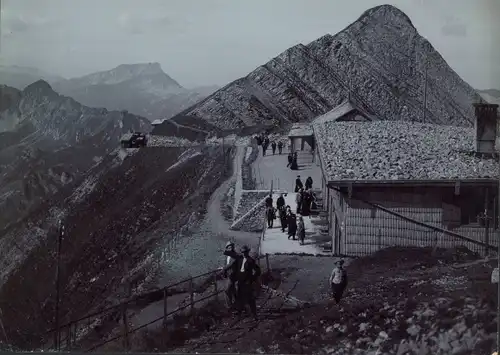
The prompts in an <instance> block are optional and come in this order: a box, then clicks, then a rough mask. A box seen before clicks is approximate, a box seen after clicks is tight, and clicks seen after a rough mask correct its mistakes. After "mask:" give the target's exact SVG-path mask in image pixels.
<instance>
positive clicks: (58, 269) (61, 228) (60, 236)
mask: <svg viewBox="0 0 500 355" xmlns="http://www.w3.org/2000/svg"><path fill="white" fill-rule="evenodd" d="M58 226H59V231H58V236H57V266H56V306H55V323H56V335H55V338H54V343H55V348H56V349H57V350H58V351H59V350H60V348H61V332H60V329H59V298H60V296H59V293H60V280H59V279H60V273H61V244H62V240H63V237H64V225H63V224H62V221H61V220H59V224H58Z"/></svg>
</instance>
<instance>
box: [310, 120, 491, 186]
mask: <svg viewBox="0 0 500 355" xmlns="http://www.w3.org/2000/svg"><path fill="white" fill-rule="evenodd" d="M313 127H314V132H315V137H316V141H317V145H318V151H319V154H320V156H321V160H322V167H323V172H324V174H326V179H327V180H328V181H339V182H342V181H354V180H359V181H363V180H364V182H369V181H373V182H377V181H386V180H419V181H427V180H468V179H475V180H477V179H496V178H498V174H499V164H498V162H497V160H494V159H492V158H489V159H488V158H482V157H479V156H477V155H476V154H475V153H474V150H475V134H474V129H473V128H466V127H454V126H444V125H434V124H422V123H411V122H394V121H372V122H335V121H315V122H314V124H313Z"/></svg>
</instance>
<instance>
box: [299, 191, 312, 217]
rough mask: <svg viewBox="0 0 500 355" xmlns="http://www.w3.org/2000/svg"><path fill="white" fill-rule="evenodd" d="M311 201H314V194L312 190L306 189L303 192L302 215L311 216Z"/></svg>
mask: <svg viewBox="0 0 500 355" xmlns="http://www.w3.org/2000/svg"><path fill="white" fill-rule="evenodd" d="M311 202H312V196H311V191H309V190H306V191H304V193H303V194H302V205H301V207H302V210H301V211H302V215H303V216H309V214H310V213H311Z"/></svg>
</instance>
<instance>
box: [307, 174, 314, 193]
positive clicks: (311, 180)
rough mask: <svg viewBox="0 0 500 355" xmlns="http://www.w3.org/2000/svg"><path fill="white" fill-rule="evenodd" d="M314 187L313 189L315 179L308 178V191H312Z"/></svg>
mask: <svg viewBox="0 0 500 355" xmlns="http://www.w3.org/2000/svg"><path fill="white" fill-rule="evenodd" d="M312 187H313V179H312V177H310V176H308V177H307V179H306V190H307V189H312Z"/></svg>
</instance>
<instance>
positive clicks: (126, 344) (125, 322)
mask: <svg viewBox="0 0 500 355" xmlns="http://www.w3.org/2000/svg"><path fill="white" fill-rule="evenodd" d="M122 318H123V340H124V343H123V347H124V348H125V350H126V351H129V350H130V343H129V339H128V318H127V304H126V303H124V304H123V307H122Z"/></svg>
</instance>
